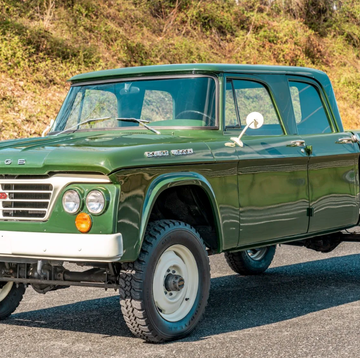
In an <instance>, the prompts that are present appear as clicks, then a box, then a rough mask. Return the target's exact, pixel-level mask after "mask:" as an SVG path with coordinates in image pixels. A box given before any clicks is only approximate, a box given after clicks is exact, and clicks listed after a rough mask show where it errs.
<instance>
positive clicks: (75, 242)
mask: <svg viewBox="0 0 360 358" xmlns="http://www.w3.org/2000/svg"><path fill="white" fill-rule="evenodd" d="M122 255H123V240H122V235H121V234H120V233H117V234H107V235H102V234H99V235H90V234H58V233H45V232H17V231H0V261H1V257H10V258H26V259H40V260H44V259H46V260H60V261H84V262H86V261H89V262H114V261H119V260H120V259H121V256H122Z"/></svg>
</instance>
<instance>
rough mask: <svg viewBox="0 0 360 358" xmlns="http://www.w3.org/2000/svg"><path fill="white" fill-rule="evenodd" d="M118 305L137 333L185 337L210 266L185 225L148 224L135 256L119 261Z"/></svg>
mask: <svg viewBox="0 0 360 358" xmlns="http://www.w3.org/2000/svg"><path fill="white" fill-rule="evenodd" d="M120 286H121V289H120V303H121V310H122V313H123V315H124V319H125V321H126V323H127V325H128V327H129V329H130V330H131V332H132V333H133V334H134V335H136V336H137V337H140V338H143V339H145V340H147V341H149V342H163V341H169V340H173V339H178V338H181V337H184V336H186V335H188V334H189V333H190V332H191V331H192V330H193V329H194V328H195V326H196V324H197V323H198V322H199V320H200V318H201V316H202V315H203V313H204V310H205V306H206V304H207V300H208V296H209V288H210V267H209V259H208V256H207V253H206V249H205V246H204V244H203V242H202V240H201V238H200V236H199V234H198V233H197V232H196V231H195V229H194V228H192V227H191V226H189V225H187V224H185V223H183V222H180V221H174V220H161V221H156V222H154V223H151V224H149V228H148V230H147V233H146V236H145V240H144V243H143V246H142V250H141V253H140V256H139V258H138V260H137V261H135V262H133V263H126V264H123V265H122V271H121V274H120Z"/></svg>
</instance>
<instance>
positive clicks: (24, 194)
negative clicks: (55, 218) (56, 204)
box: [0, 180, 53, 219]
mask: <svg viewBox="0 0 360 358" xmlns="http://www.w3.org/2000/svg"><path fill="white" fill-rule="evenodd" d="M52 193H53V186H52V185H51V184H35V183H34V184H33V183H16V180H14V183H6V184H0V195H1V194H3V196H4V195H6V198H3V199H1V200H0V201H1V204H2V205H1V214H2V215H1V216H2V218H4V219H43V218H45V216H46V214H47V211H48V209H49V205H50V200H51V196H52Z"/></svg>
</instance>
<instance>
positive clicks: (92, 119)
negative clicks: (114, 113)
mask: <svg viewBox="0 0 360 358" xmlns="http://www.w3.org/2000/svg"><path fill="white" fill-rule="evenodd" d="M107 119H111V117H101V118H90V119H86V120H85V121H82V122H80V123H77V124H75V125H74V126H72V127H70V128H66V129H64V130H63V131H61V132H59V133H56V134H54V136H57V135H59V134H62V133H65V132H68V131H71V130H72V129H75V131H77V127H80V126H81V125H83V124H86V123H90V122H101V121H105V120H107ZM75 131H74V132H75Z"/></svg>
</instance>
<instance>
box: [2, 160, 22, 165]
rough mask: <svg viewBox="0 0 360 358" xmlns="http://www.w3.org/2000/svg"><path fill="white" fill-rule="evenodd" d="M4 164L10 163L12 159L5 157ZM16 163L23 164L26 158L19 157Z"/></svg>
mask: <svg viewBox="0 0 360 358" xmlns="http://www.w3.org/2000/svg"><path fill="white" fill-rule="evenodd" d="M4 163H5V165H10V164H12V159H5V162H4ZM17 163H18V165H25V164H26V160H25V159H19V160H18V162H17Z"/></svg>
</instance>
